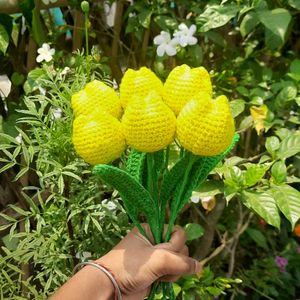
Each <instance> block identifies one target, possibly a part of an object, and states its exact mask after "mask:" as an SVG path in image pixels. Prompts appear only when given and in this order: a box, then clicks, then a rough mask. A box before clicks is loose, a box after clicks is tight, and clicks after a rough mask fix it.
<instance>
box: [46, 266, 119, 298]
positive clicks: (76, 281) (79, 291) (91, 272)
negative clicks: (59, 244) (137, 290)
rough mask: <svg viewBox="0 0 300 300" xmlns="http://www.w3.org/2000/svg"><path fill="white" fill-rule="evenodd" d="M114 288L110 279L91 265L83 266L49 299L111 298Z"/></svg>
mask: <svg viewBox="0 0 300 300" xmlns="http://www.w3.org/2000/svg"><path fill="white" fill-rule="evenodd" d="M113 296H114V288H113V285H112V283H111V281H110V279H109V278H108V277H107V276H106V274H104V273H103V272H101V271H100V270H98V269H96V268H95V267H93V266H85V267H83V268H82V269H81V270H80V271H79V272H77V273H76V274H75V275H74V276H73V277H72V278H71V279H70V280H68V282H66V283H65V284H64V285H63V286H62V287H61V288H60V289H59V290H58V291H57V292H56V293H55V294H54V295H53V296H52V297H51V298H50V299H49V300H85V299H89V300H111V299H113Z"/></svg>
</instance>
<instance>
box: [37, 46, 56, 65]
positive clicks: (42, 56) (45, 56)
mask: <svg viewBox="0 0 300 300" xmlns="http://www.w3.org/2000/svg"><path fill="white" fill-rule="evenodd" d="M37 52H38V54H39V55H38V56H37V58H36V61H37V62H38V63H40V62H42V61H43V60H44V61H46V62H49V61H51V60H52V56H53V55H54V53H55V49H53V48H52V49H51V48H50V46H49V45H48V44H47V43H44V44H43V45H42V47H41V48H39V49H38V51H37Z"/></svg>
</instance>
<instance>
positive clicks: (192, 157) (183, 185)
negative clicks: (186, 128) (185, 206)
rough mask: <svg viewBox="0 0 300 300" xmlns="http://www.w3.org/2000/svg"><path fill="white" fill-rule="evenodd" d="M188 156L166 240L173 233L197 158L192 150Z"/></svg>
mask: <svg viewBox="0 0 300 300" xmlns="http://www.w3.org/2000/svg"><path fill="white" fill-rule="evenodd" d="M186 155H187V157H188V164H187V166H186V169H185V173H184V176H183V180H182V183H181V184H180V190H179V193H178V195H177V197H176V198H174V199H173V203H172V204H173V205H172V207H171V216H170V220H169V224H168V229H167V233H166V236H165V241H166V242H168V241H169V239H170V237H171V233H172V229H173V226H174V223H175V221H176V218H177V215H178V212H179V209H180V207H179V206H180V200H181V198H182V196H183V194H184V191H185V188H186V185H187V182H188V178H189V174H190V171H191V169H192V166H193V164H194V162H195V160H196V158H197V157H196V156H195V155H193V154H192V153H190V152H187V154H186Z"/></svg>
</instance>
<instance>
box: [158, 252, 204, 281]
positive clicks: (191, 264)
mask: <svg viewBox="0 0 300 300" xmlns="http://www.w3.org/2000/svg"><path fill="white" fill-rule="evenodd" d="M200 271H201V265H200V263H199V262H198V261H197V260H196V259H193V258H191V257H188V256H186V255H182V254H180V253H174V252H169V253H168V255H166V260H165V264H164V268H163V270H162V273H163V275H177V276H183V275H191V274H196V273H198V272H200Z"/></svg>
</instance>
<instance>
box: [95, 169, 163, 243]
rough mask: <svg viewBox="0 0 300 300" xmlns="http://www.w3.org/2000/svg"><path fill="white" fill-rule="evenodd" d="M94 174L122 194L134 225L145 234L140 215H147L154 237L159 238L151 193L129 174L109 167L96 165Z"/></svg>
mask: <svg viewBox="0 0 300 300" xmlns="http://www.w3.org/2000/svg"><path fill="white" fill-rule="evenodd" d="M93 173H94V174H96V175H98V176H99V177H101V179H102V180H103V181H104V182H105V183H107V184H109V185H111V186H113V187H114V188H115V189H116V190H118V192H119V193H120V195H121V197H122V199H123V202H124V207H125V209H126V211H127V213H128V215H129V217H130V218H131V220H132V221H133V223H134V225H135V226H136V227H138V228H139V230H140V231H141V232H142V233H143V234H145V232H144V230H143V228H142V227H141V225H140V222H139V215H140V214H141V213H142V214H144V215H145V217H146V219H147V222H148V223H149V225H150V227H151V230H152V232H153V235H154V237H155V239H156V238H158V236H157V235H158V225H157V224H158V217H157V213H156V207H155V205H154V203H153V200H152V198H151V195H150V194H149V192H148V191H147V190H146V189H145V188H144V187H143V186H142V185H141V184H140V183H139V182H137V180H136V179H135V178H134V177H132V176H131V175H130V174H128V173H127V172H125V171H123V170H121V169H119V168H116V167H113V166H109V165H96V166H95V167H94V168H93Z"/></svg>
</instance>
